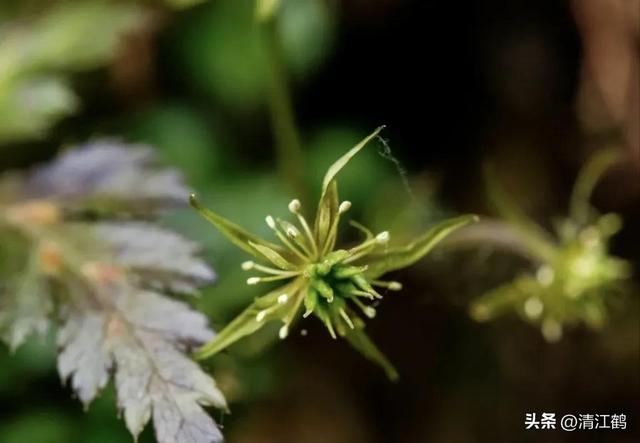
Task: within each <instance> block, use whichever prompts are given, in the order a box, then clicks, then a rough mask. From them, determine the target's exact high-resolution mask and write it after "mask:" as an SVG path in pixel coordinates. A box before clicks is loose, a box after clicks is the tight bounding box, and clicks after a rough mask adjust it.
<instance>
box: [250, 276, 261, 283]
mask: <svg viewBox="0 0 640 443" xmlns="http://www.w3.org/2000/svg"><path fill="white" fill-rule="evenodd" d="M261 280H262V279H261V278H260V277H249V278H248V279H247V284H248V285H257V284H258V283H260V281H261Z"/></svg>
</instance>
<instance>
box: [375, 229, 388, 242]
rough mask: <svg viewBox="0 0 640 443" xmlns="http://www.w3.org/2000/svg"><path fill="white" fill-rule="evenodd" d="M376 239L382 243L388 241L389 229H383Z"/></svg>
mask: <svg viewBox="0 0 640 443" xmlns="http://www.w3.org/2000/svg"><path fill="white" fill-rule="evenodd" d="M376 241H377V242H378V243H380V244H382V245H383V244H385V243H387V242H388V241H389V231H382V232H381V233H380V234H378V235H376Z"/></svg>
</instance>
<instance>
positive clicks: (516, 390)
mask: <svg viewBox="0 0 640 443" xmlns="http://www.w3.org/2000/svg"><path fill="white" fill-rule="evenodd" d="M261 3H263V4H262V6H258V7H259V8H263V9H264V8H266V9H267V12H264V11H263V12H262V14H266V15H267V16H268V15H269V11H268V7H269V3H270V2H261ZM276 3H277V2H276ZM265 5H266V6H265ZM256 8H257V6H256V2H255V0H209V1H195V0H166V1H144V2H143V1H140V2H135V1H128V2H127V1H112V2H109V1H102V0H83V1H76V2H74V1H52V0H21V1H15V2H12V1H2V2H1V3H0V171H6V170H11V169H24V168H29V167H31V166H33V165H35V164H37V163H40V162H44V161H47V160H49V159H51V158H52V157H53V156H54V155H55V154H56V153H57V152H59V150H60V149H61V148H65V147H69V146H72V145H73V144H76V143H79V142H83V141H86V140H88V139H89V140H90V139H91V138H92V137H96V136H109V137H115V138H119V139H123V140H127V141H132V142H142V143H148V144H150V145H152V146H153V147H154V148H156V149H157V150H158V152H159V154H160V156H161V157H162V158H163V159H164V161H165V162H166V163H168V164H170V165H173V166H175V167H177V168H179V169H180V170H182V171H183V172H184V174H185V175H186V177H187V179H188V182H189V184H190V185H191V186H192V187H193V188H194V189H195V190H197V191H198V193H199V195H200V196H201V198H202V199H203V200H204V202H205V203H206V204H207V205H208V206H209V207H211V208H213V209H214V210H215V211H216V212H218V213H220V214H224V215H225V216H228V217H229V218H230V219H232V220H235V221H238V222H239V223H241V224H242V225H243V226H245V227H246V228H247V229H249V230H251V231H254V232H256V233H259V234H262V235H265V236H266V235H268V228H267V227H266V225H265V224H264V216H265V215H266V214H268V213H271V214H273V215H285V214H286V205H287V203H288V202H289V201H290V200H291V198H293V197H299V198H301V199H303V204H304V203H305V202H308V204H309V205H311V204H314V203H313V202H314V201H315V197H316V196H317V195H318V192H319V184H320V182H321V178H322V175H323V174H324V171H325V170H326V168H327V167H328V166H329V165H330V164H331V163H332V162H333V161H334V160H335V159H336V158H337V157H338V156H339V155H341V154H342V153H343V152H344V151H346V150H347V149H348V148H350V147H351V146H353V145H354V144H355V143H356V142H357V141H358V140H360V139H361V138H362V137H364V136H365V135H366V134H368V133H370V132H371V131H372V130H373V129H374V128H375V127H377V126H379V125H380V124H385V125H387V128H386V129H385V131H384V132H383V137H384V138H385V139H386V141H387V144H388V148H389V149H390V151H389V150H388V149H386V147H385V145H384V144H382V143H381V142H376V143H374V144H373V145H372V146H370V147H368V148H367V149H366V150H365V151H363V152H362V153H361V154H360V156H359V157H358V158H357V159H356V160H354V161H353V163H352V164H350V165H349V167H348V168H346V169H345V170H344V171H343V173H342V175H341V178H340V180H339V183H340V189H341V196H342V198H345V199H349V200H350V201H352V202H353V210H352V212H353V213H352V214H351V213H350V215H351V216H352V218H354V219H356V220H358V221H361V222H364V223H365V224H367V225H368V226H370V227H371V228H373V229H374V230H375V231H378V230H382V229H389V230H390V231H391V232H392V236H393V237H394V239H397V240H403V239H409V238H411V237H412V235H415V234H416V233H418V232H420V230H421V229H424V227H425V226H427V225H428V224H429V223H431V222H434V221H436V220H440V219H442V218H444V217H447V216H451V215H455V214H458V213H465V212H475V213H478V214H481V215H492V212H491V205H490V204H489V203H488V201H487V196H486V191H485V187H484V182H483V177H482V170H483V165H484V164H486V163H487V162H491V164H492V166H493V168H494V171H495V174H496V176H497V177H499V179H500V181H501V182H502V183H504V184H505V187H506V188H507V189H508V190H509V193H510V194H511V195H512V196H513V197H514V199H515V202H516V203H517V204H518V205H519V206H520V207H521V208H522V209H523V210H524V211H525V212H527V213H528V214H529V215H530V216H531V217H532V218H533V219H534V220H536V221H537V222H539V223H540V224H541V225H542V226H545V227H551V226H552V225H553V220H554V219H555V218H556V217H558V216H562V215H563V214H566V213H567V205H568V199H569V196H570V193H571V189H572V186H573V183H574V181H575V179H576V176H577V174H578V172H579V170H580V167H581V166H582V165H583V164H584V163H585V161H586V159H587V158H588V157H589V156H590V154H592V153H593V152H595V151H597V150H600V149H604V148H616V149H619V150H621V151H622V152H623V153H624V154H623V155H624V159H625V160H624V161H623V162H621V164H620V165H619V166H616V167H615V168H614V169H613V170H612V171H611V173H609V174H607V175H606V176H605V178H604V179H603V181H602V182H601V183H600V184H599V186H598V187H597V189H596V192H595V194H594V198H593V203H594V205H595V206H596V207H597V208H598V209H599V210H601V211H602V212H616V213H618V214H619V215H620V216H621V217H622V218H623V220H624V226H623V228H622V230H621V231H620V233H619V234H618V235H617V236H616V237H614V238H613V241H612V244H611V248H612V251H611V252H612V254H613V255H616V256H618V257H621V258H623V259H625V260H627V261H629V262H630V263H631V265H632V266H633V267H634V268H635V270H637V269H638V265H639V264H640V78H639V72H640V65H639V62H638V56H639V54H640V2H638V1H637V0H575V1H574V2H570V1H557V0H538V1H532V0H472V1H466V2H442V1H425V0H342V1H340V0H282V1H281V4H280V5H279V7H278V8H277V9H276V10H275V11H274V12H273V14H274V15H273V17H267V18H264V17H263V18H262V19H260V17H258V18H257V13H256ZM258 15H259V14H258ZM298 146H299V147H300V149H297V147H298ZM165 223H166V224H167V225H169V226H172V227H174V228H175V229H177V230H179V231H180V232H182V233H184V234H185V235H187V236H188V237H190V238H192V239H195V240H197V241H199V242H201V243H202V244H203V245H204V246H205V251H206V255H207V258H208V260H209V261H210V263H211V264H212V265H213V266H214V268H215V270H216V272H217V274H218V277H219V278H218V282H217V283H216V285H215V286H213V287H211V288H208V289H206V290H204V291H203V293H202V296H201V297H200V298H199V299H198V300H197V301H196V302H195V303H196V304H197V305H198V307H199V308H200V309H201V310H203V311H204V312H206V313H207V315H208V316H209V318H210V319H211V322H212V325H213V326H214V327H215V328H216V329H219V328H221V327H222V326H223V325H225V324H226V323H227V322H228V321H229V320H230V319H231V318H233V316H234V315H236V314H237V313H238V312H239V311H240V310H241V309H242V308H243V307H244V306H246V305H247V303H248V302H249V301H250V300H252V298H253V297H255V296H256V295H258V294H259V293H257V292H255V289H253V287H251V288H250V287H247V286H246V285H245V283H244V282H245V279H246V276H245V275H244V274H243V272H242V271H241V269H240V266H239V265H240V263H241V262H242V261H243V260H245V259H246V257H245V255H244V253H242V252H241V251H239V250H237V249H236V248H235V247H233V246H232V245H231V244H230V243H228V242H227V241H226V240H225V239H224V238H223V237H222V236H221V235H220V234H219V233H218V232H216V231H215V230H214V229H213V228H212V227H211V226H210V225H208V224H206V222H204V221H202V220H201V219H200V218H199V217H198V216H197V215H196V214H195V213H194V212H193V211H190V210H188V209H185V210H184V211H181V212H178V213H175V214H172V215H170V216H168V217H167V219H166V220H165ZM346 235H347V236H349V235H351V238H355V235H356V234H354V233H351V234H346ZM527 266H528V264H527V262H526V260H523V259H522V258H521V257H519V256H518V255H516V254H514V253H513V252H512V251H504V250H502V251H498V250H496V249H495V248H493V247H492V246H491V245H484V246H482V245H481V246H479V247H473V248H457V249H455V250H450V251H449V250H446V249H445V248H440V249H438V250H436V251H434V253H433V254H432V255H431V256H430V257H428V258H427V259H424V260H422V261H421V262H420V263H419V264H417V265H416V266H413V267H412V268H410V269H408V270H405V271H402V273H401V274H400V275H397V276H394V278H396V277H397V279H398V280H401V281H403V282H405V288H404V289H403V291H401V292H400V293H397V294H392V295H390V296H388V297H386V298H385V300H384V301H383V303H382V305H381V306H380V309H378V316H377V318H376V319H375V320H374V321H370V322H369V323H368V331H369V334H370V335H371V336H372V338H373V339H374V341H376V342H377V343H378V345H379V347H380V348H381V349H382V350H383V351H384V352H385V353H386V354H387V356H388V357H389V358H390V360H391V361H392V362H394V363H395V364H396V366H397V369H398V371H399V372H400V375H401V379H400V381H399V382H398V383H395V384H394V383H390V382H389V381H387V379H386V378H385V377H384V374H383V373H382V372H381V371H380V370H379V369H378V368H377V367H375V366H374V365H372V364H370V363H368V362H367V361H366V360H364V359H363V358H362V357H361V356H360V355H358V354H357V353H355V352H353V351H352V350H351V349H350V348H349V347H348V346H347V345H346V344H344V343H342V342H335V341H333V340H331V339H330V338H329V336H328V334H327V333H326V331H325V330H324V329H323V328H322V327H321V326H320V323H319V322H317V321H307V322H305V323H304V324H303V325H302V326H301V327H302V328H305V331H306V334H305V335H301V334H299V333H297V332H299V330H300V329H298V331H297V332H296V333H294V334H291V337H290V338H289V339H288V340H286V341H278V340H274V336H276V335H277V327H275V326H274V328H273V329H271V328H265V330H263V331H262V332H261V333H259V334H256V335H254V336H252V337H250V338H248V339H245V340H243V341H242V342H240V343H239V344H238V345H235V346H233V347H232V348H231V349H230V350H229V351H228V352H225V353H223V354H220V355H218V356H216V357H215V358H214V359H212V360H210V361H207V362H205V367H206V368H207V369H208V370H209V371H211V373H212V374H213V375H214V377H215V378H216V380H217V381H218V383H219V385H220V386H221V388H222V390H223V391H224V392H225V394H226V395H227V398H228V400H229V402H230V405H231V414H230V415H222V414H221V413H220V412H219V411H211V412H212V414H213V416H214V417H215V418H216V420H218V422H219V423H221V424H222V425H223V432H224V433H225V435H226V437H227V439H228V441H230V442H247V443H254V442H255V443H259V442H265V443H267V442H278V443H280V442H283V443H286V442H292V443H294V442H295V443H315V442H318V443H326V442H332V443H342V442H344V443H358V442H374V443H375V442H403V443H404V442H407V443H409V442H412V443H413V442H447V443H448V442H527V441H544V442H563V441H576V442H578V441H579V442H635V441H638V437H639V436H640V434H639V432H640V425H639V424H638V419H640V395H639V394H640V375H639V374H640V371H639V368H640V323H639V322H640V300H639V298H638V291H637V289H636V288H635V287H634V283H633V282H631V283H630V286H631V290H630V291H629V293H628V294H627V295H626V296H625V297H623V298H621V299H619V300H618V301H617V303H615V304H614V305H613V306H612V308H611V311H610V321H609V323H608V324H607V325H606V326H605V327H604V328H603V329H602V330H600V331H592V330H590V329H587V328H585V327H580V326H578V327H575V328H570V329H568V330H567V331H566V332H565V334H564V336H563V339H562V340H561V341H560V342H558V343H554V344H549V343H547V342H546V341H545V340H544V339H543V337H542V336H541V334H540V332H539V330H538V329H537V328H535V327H532V326H531V325H529V324H527V323H526V322H523V321H521V319H519V318H518V317H517V316H516V315H507V316H504V317H502V318H500V319H498V320H497V321H494V322H491V323H486V324H481V323H477V322H475V321H474V320H473V319H472V318H471V317H470V316H469V313H468V306H469V303H470V301H472V300H473V299H475V298H477V297H478V296H480V295H482V294H483V293H484V292H485V291H487V290H488V289H491V288H492V287H495V286H496V285H497V284H501V283H504V282H505V281H508V280H509V279H511V278H513V277H514V276H515V275H516V274H517V273H518V272H520V271H522V270H523V269H527ZM636 275H637V271H636ZM55 354H56V352H55V345H54V339H53V337H52V338H51V339H49V340H48V341H46V340H45V341H38V340H32V341H31V342H30V343H29V344H28V345H26V346H24V347H22V348H21V349H20V350H18V351H17V352H16V353H15V354H14V355H11V354H10V352H9V351H8V350H7V349H6V347H4V346H3V347H0V442H1V443H75V442H78V443H80V442H83V443H85V442H86V443H89V442H91V443H111V442H113V443H116V442H127V441H130V440H131V437H130V436H129V435H128V433H127V432H126V429H125V427H124V425H123V423H122V421H121V420H119V419H118V417H117V411H116V406H115V400H114V394H113V390H112V388H109V389H108V390H107V391H106V392H105V393H103V394H102V396H101V397H100V398H99V399H98V400H97V401H96V402H95V403H94V404H92V405H91V407H90V409H89V410H88V411H86V412H85V411H83V410H82V407H81V405H80V404H79V402H77V401H76V400H74V399H73V398H71V396H70V390H69V389H68V388H64V387H62V386H61V383H60V381H59V378H58V376H57V374H56V371H55ZM527 412H537V413H540V412H556V413H557V414H564V413H573V414H578V413H605V414H613V413H617V414H619V413H625V414H627V421H628V428H627V430H626V431H622V430H619V431H609V432H606V431H581V432H574V433H568V432H562V431H557V432H553V431H535V432H531V431H529V432H525V431H524V414H525V413H527ZM140 440H141V441H142V442H148V441H153V435H152V432H151V431H150V430H149V429H147V430H146V431H145V432H144V433H143V435H142V437H141V439H140Z"/></svg>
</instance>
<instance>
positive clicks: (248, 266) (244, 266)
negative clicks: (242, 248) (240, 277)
mask: <svg viewBox="0 0 640 443" xmlns="http://www.w3.org/2000/svg"><path fill="white" fill-rule="evenodd" d="M255 265H256V264H255V263H254V262H252V261H251V260H247V261H245V262H242V264H241V265H240V267H241V268H242V269H243V270H245V271H249V270H251V269H253V267H254V266H255Z"/></svg>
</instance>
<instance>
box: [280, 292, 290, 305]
mask: <svg viewBox="0 0 640 443" xmlns="http://www.w3.org/2000/svg"><path fill="white" fill-rule="evenodd" d="M288 300H289V296H288V295H287V294H281V295H279V296H278V303H280V304H281V305H283V304H285V303H286V302H287V301H288Z"/></svg>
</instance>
